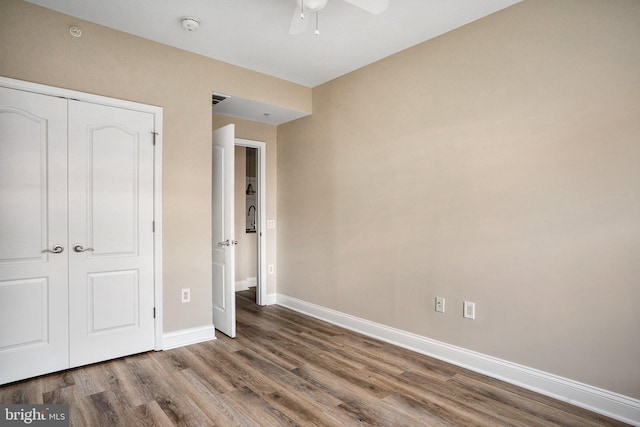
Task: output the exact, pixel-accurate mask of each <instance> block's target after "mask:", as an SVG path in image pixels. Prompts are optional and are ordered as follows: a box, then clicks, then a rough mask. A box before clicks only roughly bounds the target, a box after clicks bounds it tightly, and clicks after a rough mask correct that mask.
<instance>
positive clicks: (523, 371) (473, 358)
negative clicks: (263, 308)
mask: <svg viewBox="0 0 640 427" xmlns="http://www.w3.org/2000/svg"><path fill="white" fill-rule="evenodd" d="M276 302H277V304H278V305H281V306H283V307H287V308H290V309H291V310H295V311H297V312H300V313H303V314H306V315H308V316H311V317H315V318H317V319H320V320H324V321H326V322H329V323H333V324H335V325H337V326H341V327H343V328H346V329H349V330H352V331H355V332H359V333H361V334H363V335H367V336H370V337H372V338H376V339H379V340H381V341H385V342H388V343H390V344H395V345H397V346H400V347H403V348H406V349H409V350H412V351H415V352H418V353H421V354H425V355H427V356H431V357H435V358H437V359H440V360H443V361H445V362H449V363H452V364H454V365H458V366H461V367H463V368H467V369H470V370H472V371H475V372H478V373H481V374H484V375H488V376H490V377H493V378H496V379H499V380H502V381H505V382H508V383H511V384H515V385H518V386H520V387H523V388H526V389H528V390H532V391H535V392H537V393H540V394H543V395H546V396H549V397H553V398H554V399H558V400H561V401H563V402H567V403H570V404H572V405H575V406H579V407H581V408H585V409H588V410H590V411H593V412H596V413H599V414H602V415H605V416H608V417H611V418H614V419H617V420H619V421H622V422H625V423H629V424H632V425H637V426H640V400H637V399H634V398H631V397H628V396H624V395H621V394H618V393H614V392H611V391H608V390H604V389H601V388H598V387H593V386H590V385H588V384H583V383H580V382H577V381H573V380H570V379H568V378H563V377H560V376H557V375H554V374H550V373H547V372H544V371H540V370H537V369H534V368H530V367H527V366H523V365H519V364H517V363H512V362H508V361H506V360H502V359H498V358H495V357H492V356H488V355H485V354H482V353H478V352H475V351H471V350H467V349H464V348H461V347H456V346H453V345H450V344H446V343H443V342H440V341H436V340H433V339H430V338H426V337H423V336H420V335H416V334H412V333H409V332H405V331H402V330H399V329H395V328H391V327H389V326H385V325H382V324H380V323H375V322H371V321H369V320H366V319H362V318H359V317H355V316H351V315H349V314H345V313H342V312H339V311H336V310H332V309H329V308H326V307H322V306H319V305H316V304H312V303H309V302H306V301H302V300H299V299H296V298H293V297H290V296H287V295H282V294H277V295H276Z"/></svg>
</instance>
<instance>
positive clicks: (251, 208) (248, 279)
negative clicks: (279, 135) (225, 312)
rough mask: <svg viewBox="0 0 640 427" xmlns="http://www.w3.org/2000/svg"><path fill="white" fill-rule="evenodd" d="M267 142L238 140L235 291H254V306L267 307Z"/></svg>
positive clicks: (236, 149) (236, 141) (236, 143)
mask: <svg viewBox="0 0 640 427" xmlns="http://www.w3.org/2000/svg"><path fill="white" fill-rule="evenodd" d="M265 147H266V145H265V143H264V142H259V141H251V140H247V139H240V138H236V140H235V155H236V158H235V166H236V173H235V178H236V180H235V195H236V200H235V210H236V213H235V219H236V221H235V236H236V240H238V242H239V244H238V246H236V249H237V250H236V262H235V267H236V283H235V285H236V288H235V290H236V292H239V291H247V290H249V291H255V303H256V304H258V305H265V304H266V288H267V284H266V209H265V206H266V194H265V189H266V185H265V171H266V153H265Z"/></svg>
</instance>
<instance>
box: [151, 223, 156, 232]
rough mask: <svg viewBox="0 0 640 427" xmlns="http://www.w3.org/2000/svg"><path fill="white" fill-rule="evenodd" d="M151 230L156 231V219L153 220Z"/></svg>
mask: <svg viewBox="0 0 640 427" xmlns="http://www.w3.org/2000/svg"><path fill="white" fill-rule="evenodd" d="M151 232H152V233H155V232H156V222H155V221H151Z"/></svg>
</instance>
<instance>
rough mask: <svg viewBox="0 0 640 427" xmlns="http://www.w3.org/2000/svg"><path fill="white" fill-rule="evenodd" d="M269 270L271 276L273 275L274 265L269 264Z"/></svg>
mask: <svg viewBox="0 0 640 427" xmlns="http://www.w3.org/2000/svg"><path fill="white" fill-rule="evenodd" d="M267 270H268V271H269V274H273V271H274V268H273V264H269V266H268V267H267Z"/></svg>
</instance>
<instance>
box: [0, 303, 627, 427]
mask: <svg viewBox="0 0 640 427" xmlns="http://www.w3.org/2000/svg"><path fill="white" fill-rule="evenodd" d="M236 300H237V332H238V336H237V338H236V339H230V338H228V337H226V336H224V335H222V334H220V333H217V336H218V339H217V340H214V341H209V342H206V343H200V344H194V345H190V346H186V347H181V348H177V349H174V350H168V351H162V352H149V353H144V354H138V355H134V356H129V357H124V358H120V359H116V360H111V361H108V362H104V363H98V364H94V365H90V366H85V367H82V368H77V369H71V370H68V371H64V372H60V373H55V374H51V375H45V376H42V377H38V378H35V379H31V380H27V381H21V382H17V383H13V384H9V385H6V386H3V387H0V402H1V403H4V404H10V403H32V404H40V403H44V404H56V403H64V404H69V405H70V411H71V425H72V426H78V427H94V426H109V427H112V426H125V427H131V426H225V427H226V426H358V425H367V426H393V427H395V426H412V427H413V426H456V427H459V426H474V427H475V426H527V427H528V426H622V425H625V424H623V423H620V422H617V421H615V420H612V419H609V418H606V417H604V416H601V415H598V414H594V413H592V412H589V411H586V410H584V409H581V408H578V407H575V406H571V405H568V404H566V403H563V402H559V401H557V400H554V399H551V398H548V397H545V396H542V395H539V394H536V393H533V392H531V391H527V390H524V389H522V388H519V387H516V386H513V385H510V384H507V383H504V382H501V381H498V380H495V379H492V378H488V377H485V376H482V375H479V374H477V373H474V372H471V371H468V370H465V369H462V368H459V367H456V366H453V365H450V364H447V363H445V362H442V361H439V360H436V359H433V358H430V357H427V356H423V355H420V354H417V353H414V352H411V351H409V350H405V349H402V348H399V347H396V346H393V345H390V344H386V343H383V342H380V341H377V340H375V339H371V338H368V337H366V336H363V335H360V334H357V333H354V332H351V331H348V330H345V329H342V328H339V327H336V326H334V325H330V324H328V323H325V322H322V321H319V320H316V319H313V318H310V317H307V316H304V315H301V314H298V313H295V312H293V311H291V310H288V309H286V308H283V307H280V306H275V305H273V306H268V307H259V306H257V305H255V303H254V302H253V301H255V294H254V293H252V292H251V291H244V292H239V293H238V294H237V297H236Z"/></svg>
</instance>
